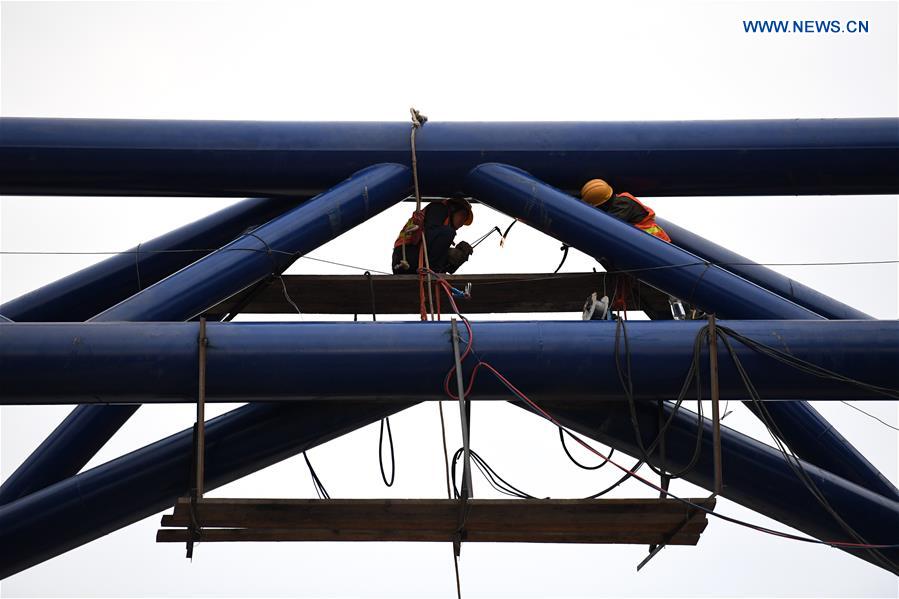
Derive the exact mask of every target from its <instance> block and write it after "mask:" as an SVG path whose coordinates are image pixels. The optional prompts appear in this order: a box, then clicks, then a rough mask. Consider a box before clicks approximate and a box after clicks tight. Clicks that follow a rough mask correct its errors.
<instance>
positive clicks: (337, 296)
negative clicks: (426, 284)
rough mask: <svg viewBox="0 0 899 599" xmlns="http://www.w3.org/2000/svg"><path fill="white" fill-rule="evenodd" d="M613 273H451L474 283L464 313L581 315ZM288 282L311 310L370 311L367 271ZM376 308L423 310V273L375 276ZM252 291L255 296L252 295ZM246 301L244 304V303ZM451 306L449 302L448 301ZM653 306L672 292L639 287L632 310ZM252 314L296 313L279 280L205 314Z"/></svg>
mask: <svg viewBox="0 0 899 599" xmlns="http://www.w3.org/2000/svg"><path fill="white" fill-rule="evenodd" d="M616 276H618V275H614V274H611V275H609V274H606V273H601V272H600V273H596V272H582V273H557V274H553V273H523V274H500V275H491V274H472V275H464V274H460V275H449V276H447V280H449V281H450V282H451V283H452V284H453V285H454V286H456V287H457V288H459V289H463V288H464V287H465V284H466V283H471V284H472V297H471V299H467V300H458V303H459V309H460V310H461V311H462V312H463V313H465V314H484V313H508V312H522V313H528V312H575V313H580V312H581V311H582V309H583V306H584V302H585V300H586V299H587V297H588V296H589V295H590V294H591V293H593V292H598V293H599V295H600V296H602V295H603V292H604V290H605V293H607V294H608V295H610V296H611V295H612V292H613V290H614V289H615V279H616ZM282 278H283V279H284V284H285V286H286V287H287V291H288V293H289V295H290V297H291V299H293V301H294V302H296V304H297V305H298V306H299V307H300V310H302V311H303V312H304V313H308V314H359V315H360V317H362V318H364V317H365V315H369V317H370V315H371V311H372V301H371V287H370V284H369V280H368V277H366V276H365V275H284V276H283V277H282ZM371 285H373V286H374V294H375V309H376V312H377V313H378V314H418V311H419V305H418V301H419V299H418V297H419V296H418V277H417V276H415V275H372V277H371ZM249 294H252V296H251V297H248V295H249ZM244 304H245V305H244ZM443 306H444V310H445V311H446V310H448V308H449V307H448V306H447V302H445V301H444V302H443ZM641 307H651V308H653V309H655V310H659V311H662V312H664V311H666V310H668V296H667V295H665V294H664V293H661V292H660V291H658V290H656V289H653V288H652V287H649V286H647V285H644V284H642V283H641V284H639V285H638V286H637V287H635V289H634V293H633V297H632V298H630V300H629V302H628V309H629V310H639V309H641ZM234 308H238V311H239V312H241V313H247V314H290V313H294V312H296V310H295V309H294V308H293V306H291V305H290V303H289V302H288V301H287V300H286V299H285V297H284V290H283V289H282V287H281V283H280V282H279V281H278V280H274V281H272V282H270V283H268V284H267V285H263V286H262V287H260V288H259V289H258V290H256V289H254V288H251V289H250V290H248V291H244V292H241V293H239V294H236V295H235V296H232V297H231V298H229V299H227V300H225V301H224V302H221V303H220V304H219V305H217V306H215V307H213V308H211V309H209V310H208V311H207V312H206V315H207V317H208V318H209V319H210V320H212V319H214V318H221V317H223V316H224V315H225V314H227V313H228V312H229V311H230V310H231V309H234Z"/></svg>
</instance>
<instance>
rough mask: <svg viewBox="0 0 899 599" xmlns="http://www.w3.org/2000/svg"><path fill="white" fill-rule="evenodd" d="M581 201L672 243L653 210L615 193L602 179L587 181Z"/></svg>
mask: <svg viewBox="0 0 899 599" xmlns="http://www.w3.org/2000/svg"><path fill="white" fill-rule="evenodd" d="M581 199H583V200H584V201H585V202H587V203H588V204H590V205H591V206H594V207H595V208H598V209H600V210H602V211H603V212H605V213H606V214H609V215H611V216H614V217H615V218H618V219H620V220H623V221H624V222H627V223H630V224H632V225H634V226H635V227H637V228H638V229H640V230H642V231H646V232H647V233H649V234H650V235H654V236H656V237H658V238H659V239H661V240H662V241H667V242H668V243H671V238H670V237H668V234H667V233H665V230H664V229H662V227H660V226H659V225H658V223H656V220H655V217H656V213H655V212H654V211H653V209H652V208H650V207H649V206H646V205H645V204H643V202H641V201H640V200H638V199H637V198H635V197H634V196H632V195H631V194H629V193H614V191H613V190H612V187H611V186H610V185H609V184H608V183H606V182H605V181H603V180H602V179H590V180H589V181H587V182H586V183H585V184H584V186H583V187H582V188H581Z"/></svg>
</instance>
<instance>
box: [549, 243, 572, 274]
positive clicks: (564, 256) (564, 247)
mask: <svg viewBox="0 0 899 599" xmlns="http://www.w3.org/2000/svg"><path fill="white" fill-rule="evenodd" d="M570 248H571V246H569V245H568V244H565V243H563V244H562V247H561V248H559V249H560V250H562V261H561V262H559V265H558V266H557V267H556V270H554V271H553V274H556V273H557V272H559V271H560V270H562V266H564V264H565V261H566V260H568V250H569V249H570Z"/></svg>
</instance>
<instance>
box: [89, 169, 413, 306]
mask: <svg viewBox="0 0 899 599" xmlns="http://www.w3.org/2000/svg"><path fill="white" fill-rule="evenodd" d="M411 187H412V178H411V171H410V170H409V169H408V168H407V167H405V166H403V165H400V164H378V165H375V166H371V167H369V168H366V169H363V170H361V171H359V172H357V173H355V174H353V175H352V176H351V177H350V178H349V179H347V180H346V181H343V182H342V183H340V184H339V185H336V186H334V187H333V188H332V189H330V190H329V191H327V192H325V193H323V194H320V195H318V196H316V197H315V198H313V199H312V200H309V201H308V202H304V203H303V204H301V205H300V206H298V207H297V208H294V209H293V210H291V211H290V212H288V213H286V214H284V215H282V216H280V217H278V218H276V219H274V220H272V221H271V222H268V223H266V224H264V225H262V226H261V227H259V228H258V229H254V230H253V231H251V232H249V233H246V234H244V235H242V236H240V237H239V238H237V239H236V240H234V241H232V242H231V243H229V244H228V245H226V246H224V247H223V248H221V249H219V250H217V251H215V252H213V253H212V254H210V255H208V256H206V257H204V258H202V259H200V260H198V261H197V262H195V263H193V264H191V265H190V266H189V267H187V268H184V269H182V270H180V271H178V272H177V273H175V274H173V275H171V276H169V277H167V278H166V279H164V280H162V281H160V282H159V283H157V284H155V285H152V286H150V287H148V288H146V289H144V290H143V291H141V292H140V293H138V294H135V295H133V296H131V297H130V298H128V299H126V300H124V301H122V302H120V303H119V304H117V305H115V306H113V307H111V308H109V309H108V310H106V311H104V312H101V313H100V314H98V315H96V316H94V317H93V318H91V319H90V320H91V321H94V322H113V321H129V320H133V321H138V320H141V321H149V320H153V321H163V320H188V319H190V318H193V317H194V316H197V315H199V314H202V313H203V311H204V310H206V309H208V308H210V307H212V306H214V305H216V304H217V303H219V302H220V301H222V300H225V299H227V298H228V297H230V296H232V295H234V294H235V293H237V292H238V291H241V290H242V289H245V288H247V287H249V286H251V285H253V284H255V283H257V282H259V281H261V280H262V279H264V278H265V277H267V276H269V275H271V274H280V273H281V272H283V271H284V270H285V269H286V268H287V267H288V266H290V264H292V263H293V262H294V261H295V260H296V259H297V258H298V257H299V256H301V255H303V254H305V253H307V252H310V251H312V250H314V249H315V248H317V247H319V246H321V245H323V244H325V243H326V242H328V241H330V240H332V239H334V238H335V237H338V236H339V235H341V234H343V233H345V232H346V231H348V230H350V229H352V228H353V227H355V226H356V225H359V224H362V223H363V222H365V221H366V220H368V219H369V218H371V217H373V216H375V215H377V214H379V213H381V212H382V211H384V210H386V209H387V208H389V207H390V206H392V205H394V204H396V203H397V202H400V201H401V200H402V199H403V198H405V197H406V196H407V195H408V193H409V191H410V189H411Z"/></svg>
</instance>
